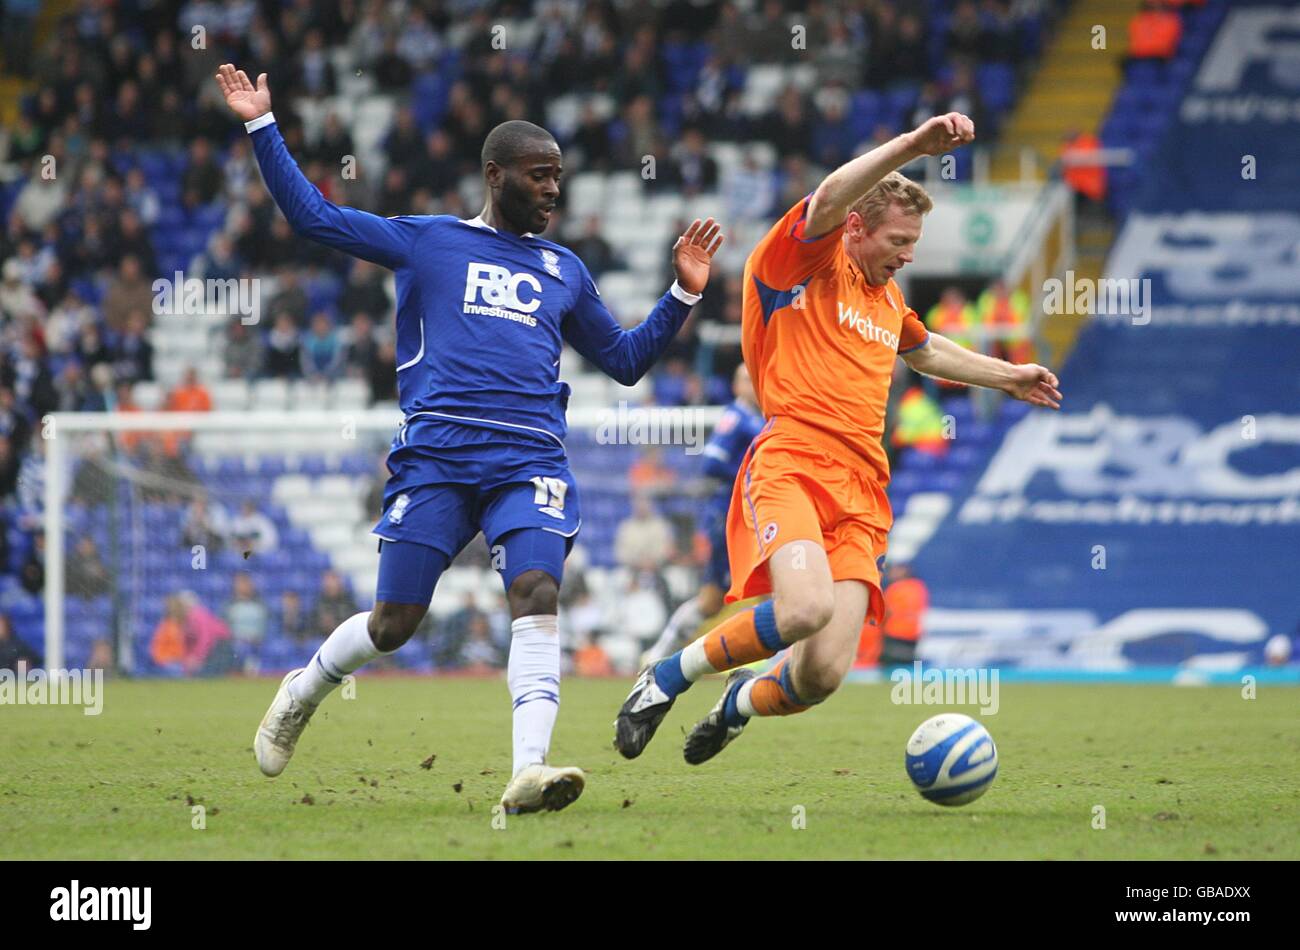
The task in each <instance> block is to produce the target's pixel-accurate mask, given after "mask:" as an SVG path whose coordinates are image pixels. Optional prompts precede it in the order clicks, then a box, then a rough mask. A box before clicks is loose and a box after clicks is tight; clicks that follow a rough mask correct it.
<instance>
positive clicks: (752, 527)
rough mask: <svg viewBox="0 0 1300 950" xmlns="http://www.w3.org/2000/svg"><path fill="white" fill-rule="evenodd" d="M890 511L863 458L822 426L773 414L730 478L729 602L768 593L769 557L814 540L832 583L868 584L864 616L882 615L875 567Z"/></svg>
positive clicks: (881, 555) (879, 566) (881, 552)
mask: <svg viewBox="0 0 1300 950" xmlns="http://www.w3.org/2000/svg"><path fill="white" fill-rule="evenodd" d="M893 520H894V515H893V511H892V510H891V509H890V507H889V499H888V498H887V497H886V495H885V489H884V487H883V486H882V485H881V480H880V478H879V477H878V476H877V474H876V472H875V471H873V469H872V468H871V466H870V465H869V463H868V462H867V460H866V459H864V458H863V457H862V456H861V455H859V454H857V453H856V452H854V451H853V450H852V449H850V448H849V447H848V446H847V445H845V444H844V443H843V442H840V441H839V440H838V439H836V438H834V437H832V436H830V435H827V434H826V433H824V432H822V431H821V430H820V429H816V428H814V427H812V426H809V425H806V424H804V423H802V422H798V421H796V420H794V419H791V418H789V417H787V416H780V417H776V418H773V419H771V420H770V421H769V422H768V424H767V425H766V426H765V427H764V429H763V431H762V432H761V433H759V435H758V437H757V438H756V439H755V440H754V442H753V444H752V445H751V446H750V447H749V451H748V452H747V453H746V454H745V460H744V462H743V463H742V464H741V466H740V471H739V472H738V473H737V475H736V483H735V486H734V487H733V488H732V493H731V508H730V509H729V510H728V512H727V556H728V558H729V559H730V562H731V590H729V591H728V592H727V602H728V603H730V602H732V601H735V600H743V599H745V598H748V597H757V596H759V595H760V594H770V593H771V592H772V580H771V577H770V575H769V573H768V570H767V559H768V558H769V557H771V556H772V554H773V552H775V551H776V550H777V549H778V548H780V547H782V546H783V545H785V544H787V543H789V542H791V541H812V542H814V543H816V544H817V545H818V546H819V547H821V548H822V549H823V550H824V551H825V552H826V556H827V559H828V560H829V561H830V566H831V577H833V578H834V579H835V580H837V581H845V580H860V581H864V582H865V583H867V584H868V585H870V587H871V601H870V606H869V608H868V610H867V619H868V620H869V621H870V620H873V619H874V620H876V621H877V622H879V620H880V617H881V616H882V615H883V613H884V598H883V597H882V596H881V583H880V580H881V576H880V575H881V570H882V568H883V566H884V561H885V546H886V539H887V537H888V534H889V528H890V526H891V525H892V524H893Z"/></svg>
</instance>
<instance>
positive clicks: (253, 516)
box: [228, 498, 355, 630]
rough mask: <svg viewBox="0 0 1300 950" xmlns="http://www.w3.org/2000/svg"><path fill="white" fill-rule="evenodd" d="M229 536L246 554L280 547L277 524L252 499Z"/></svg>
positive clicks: (246, 502) (243, 506)
mask: <svg viewBox="0 0 1300 950" xmlns="http://www.w3.org/2000/svg"><path fill="white" fill-rule="evenodd" d="M228 536H229V538H230V541H231V543H232V544H233V545H234V546H235V548H236V549H237V550H239V551H243V552H244V553H245V554H249V553H252V554H267V553H269V552H271V551H274V550H276V549H277V548H279V546H280V532H279V531H278V530H276V527H275V522H274V521H272V520H271V519H270V518H269V517H267V516H266V515H265V514H264V513H263V512H261V511H258V510H257V503H256V502H255V501H253V499H251V498H246V499H244V501H243V502H242V503H241V504H240V506H239V514H237V515H235V517H233V518H231V519H230V527H229V529H228ZM354 613H355V611H354ZM349 616H350V615H349ZM342 619H346V618H342ZM340 622H342V620H340ZM330 629H331V630H333V629H334V628H333V627H331V628H330Z"/></svg>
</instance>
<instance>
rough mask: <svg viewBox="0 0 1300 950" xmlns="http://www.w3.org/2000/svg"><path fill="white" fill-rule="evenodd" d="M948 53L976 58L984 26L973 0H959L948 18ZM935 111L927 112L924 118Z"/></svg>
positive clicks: (981, 41) (970, 59) (965, 59)
mask: <svg viewBox="0 0 1300 950" xmlns="http://www.w3.org/2000/svg"><path fill="white" fill-rule="evenodd" d="M947 41H948V42H947V46H948V55H949V56H952V57H954V58H958V59H961V60H963V61H966V62H969V61H972V60H974V59H976V58H978V56H979V54H980V48H981V46H982V45H983V43H984V27H983V25H982V24H981V22H980V13H979V7H978V6H977V5H976V3H975V0H959V2H958V3H957V5H956V6H955V7H954V8H953V11H952V16H951V17H949V18H948V29H947ZM935 114H936V113H933V112H931V113H928V114H927V116H926V118H929V116H931V115H935ZM977 128H978V126H977Z"/></svg>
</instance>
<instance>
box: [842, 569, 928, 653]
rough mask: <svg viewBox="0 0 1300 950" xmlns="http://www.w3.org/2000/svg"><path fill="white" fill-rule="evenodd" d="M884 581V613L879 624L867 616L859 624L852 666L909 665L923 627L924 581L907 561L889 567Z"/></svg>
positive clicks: (926, 601)
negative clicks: (856, 647)
mask: <svg viewBox="0 0 1300 950" xmlns="http://www.w3.org/2000/svg"><path fill="white" fill-rule="evenodd" d="M887 577H888V582H887V583H886V584H885V591H884V595H885V615H884V619H883V621H882V624H881V626H879V627H878V626H876V625H875V624H874V623H872V622H871V621H870V620H868V621H867V622H866V623H864V624H863V626H862V634H861V637H860V639H859V641H858V655H857V659H856V660H855V662H854V665H855V666H876V665H879V666H880V668H881V669H882V670H883V671H885V672H889V671H890V670H892V669H895V668H897V667H910V666H911V665H912V662H913V661H914V660H915V659H916V648H917V644H918V643H919V642H920V639H921V633H922V630H923V622H924V618H925V611H926V609H927V608H928V607H929V604H930V592H929V590H928V589H927V588H926V586H925V582H924V581H923V580H921V579H920V578H919V577H917V576H916V575H914V574H913V573H912V570H911V568H910V567H908V565H906V564H894V565H892V566H891V567H890V568H889V572H888V575H887Z"/></svg>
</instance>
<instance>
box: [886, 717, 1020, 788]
mask: <svg viewBox="0 0 1300 950" xmlns="http://www.w3.org/2000/svg"><path fill="white" fill-rule="evenodd" d="M906 762H907V777H908V778H910V779H911V780H912V784H913V785H915V786H916V790H917V791H918V792H920V793H921V794H922V795H923V796H924V797H925V798H928V799H929V800H930V801H932V802H934V803H935V804H937V805H965V804H966V803H967V802H973V801H975V799H977V798H979V797H980V796H981V795H983V794H984V793H985V792H986V791H987V790H988V787H989V786H990V785H992V784H993V779H994V778H995V777H996V776H997V774H998V747H997V746H995V745H994V744H993V737H992V736H990V735H989V731H988V730H987V729H985V728H984V727H983V726H982V725H980V724H979V723H978V722H976V721H975V720H974V719H972V718H971V717H970V716H963V715H962V714H961V713H942V714H940V715H938V716H935V717H934V718H933V719H927V720H926V721H925V722H923V723H921V725H919V726H917V728H916V732H914V733H912V738H910V739H908V740H907V758H906Z"/></svg>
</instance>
